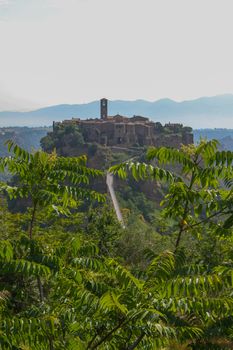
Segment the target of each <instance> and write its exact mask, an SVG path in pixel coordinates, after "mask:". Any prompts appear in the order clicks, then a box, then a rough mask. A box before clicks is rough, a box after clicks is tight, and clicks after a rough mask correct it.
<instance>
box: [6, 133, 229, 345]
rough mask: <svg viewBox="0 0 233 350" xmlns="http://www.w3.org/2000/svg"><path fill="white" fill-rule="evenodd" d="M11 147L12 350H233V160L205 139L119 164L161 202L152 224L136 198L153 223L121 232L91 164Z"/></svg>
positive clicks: (131, 219)
mask: <svg viewBox="0 0 233 350" xmlns="http://www.w3.org/2000/svg"><path fill="white" fill-rule="evenodd" d="M7 146H8V152H9V153H8V156H6V157H2V158H1V159H0V170H1V173H2V174H7V175H11V177H10V179H9V180H8V181H5V182H4V181H2V182H1V197H0V200H1V208H0V222H1V225H0V236H1V240H0V266H1V269H0V348H1V349H3V350H5V349H6V350H8V349H13V350H37V349H38V350H47V349H48V350H62V349H70V350H71V349H74V350H75V349H77V350H84V349H90V350H92V349H99V350H105V349H106V350H108V349H116V350H133V349H148V350H152V349H154V350H156V349H157V350H173V349H174V350H188V349H193V350H208V349H210V350H211V349H213V350H215V349H216V350H217V349H233V316H232V315H233V292H232V291H233V245H232V243H233V242H232V239H233V237H232V233H233V167H232V166H233V152H231V151H220V150H219V149H218V142H217V141H215V140H211V141H201V142H200V143H199V144H198V145H197V146H195V145H190V146H182V147H181V148H180V149H179V150H177V149H173V148H166V147H160V148H153V147H152V148H149V149H148V150H147V152H146V156H145V157H144V158H143V159H139V161H138V160H136V161H135V160H134V159H131V160H128V161H121V162H119V164H115V165H112V166H111V167H110V169H108V171H109V172H111V173H112V174H114V176H115V178H119V179H120V180H119V181H122V182H123V183H125V186H128V183H129V181H134V182H135V183H137V182H138V181H140V183H145V184H149V186H151V191H152V188H153V190H154V191H158V192H159V194H160V197H161V202H160V207H158V208H157V211H156V214H155V215H153V216H151V217H148V218H147V217H146V214H147V213H148V212H150V208H149V205H150V204H151V202H145V201H144V202H143V200H144V199H142V197H140V196H138V197H136V198H135V199H134V202H132V203H131V206H132V208H133V206H134V207H135V206H136V207H140V205H141V206H142V204H141V203H143V207H144V210H145V213H144V215H143V217H140V215H136V214H135V212H133V214H132V213H131V214H130V213H129V212H127V210H125V212H124V213H123V215H124V220H125V227H122V226H121V225H120V223H118V222H117V220H116V217H115V214H114V212H113V211H112V209H111V208H112V206H111V202H110V200H109V197H108V195H107V194H106V193H102V192H101V191H98V189H96V187H95V186H93V184H94V183H95V182H96V181H97V182H98V181H99V179H103V178H104V177H105V176H106V171H105V170H104V169H95V168H94V167H91V166H90V165H88V163H87V157H86V156H82V155H80V156H74V157H70V156H61V155H60V156H59V155H58V154H57V153H56V152H55V151H51V153H46V152H44V151H41V150H39V151H34V152H29V151H28V150H25V149H23V148H21V147H19V146H18V145H17V144H16V143H14V142H13V141H8V142H7ZM92 151H93V150H92ZM115 163H116V162H115ZM3 178H4V177H3ZM129 191H130V189H129ZM123 202H124V198H121V203H123ZM145 203H146V205H147V206H148V210H147V207H146V205H145ZM151 211H152V210H151ZM144 217H145V218H146V220H147V219H148V221H149V222H150V225H149V226H148V224H147V222H146V220H145V218H144Z"/></svg>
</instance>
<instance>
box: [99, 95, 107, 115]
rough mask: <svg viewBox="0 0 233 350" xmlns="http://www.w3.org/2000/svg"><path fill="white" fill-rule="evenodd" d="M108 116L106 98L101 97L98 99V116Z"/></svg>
mask: <svg viewBox="0 0 233 350" xmlns="http://www.w3.org/2000/svg"><path fill="white" fill-rule="evenodd" d="M107 117H108V100H107V99H106V98H102V99H101V100H100V118H101V119H107Z"/></svg>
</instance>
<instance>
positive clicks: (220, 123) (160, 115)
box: [0, 95, 233, 128]
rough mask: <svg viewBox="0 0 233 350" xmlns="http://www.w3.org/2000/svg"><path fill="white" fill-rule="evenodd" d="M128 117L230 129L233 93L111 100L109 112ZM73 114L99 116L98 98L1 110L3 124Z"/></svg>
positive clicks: (41, 123) (24, 123) (44, 122)
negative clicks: (193, 97) (25, 109)
mask: <svg viewBox="0 0 233 350" xmlns="http://www.w3.org/2000/svg"><path fill="white" fill-rule="evenodd" d="M117 113H120V114H123V115H125V116H132V115H134V114H136V115H143V116H147V117H150V118H151V119H152V120H154V121H160V122H161V123H165V122H169V121H170V122H178V123H183V124H184V125H188V126H191V127H193V128H215V127H216V128H220V127H226V128H231V127H232V125H233V95H219V96H214V97H202V98H199V99H196V100H190V101H183V102H176V101H173V100H170V99H161V100H158V101H154V102H149V101H145V100H136V101H121V100H116V101H110V103H109V114H110V115H115V114H117ZM72 117H81V118H84V119H85V118H88V117H99V101H93V102H90V103H87V104H72V105H68V104H63V105H56V106H50V107H46V108H41V109H38V110H34V111H31V112H9V111H6V112H4V111H3V112H0V126H2V127H3V126H34V127H35V126H44V125H47V126H48V125H52V122H53V121H61V120H63V119H70V118H72Z"/></svg>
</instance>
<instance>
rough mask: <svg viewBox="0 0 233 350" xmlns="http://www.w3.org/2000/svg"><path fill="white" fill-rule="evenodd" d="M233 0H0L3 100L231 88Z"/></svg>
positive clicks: (186, 95) (27, 102)
mask: <svg viewBox="0 0 233 350" xmlns="http://www.w3.org/2000/svg"><path fill="white" fill-rule="evenodd" d="M232 15H233V0H0V100H1V99H2V100H7V101H8V102H9V101H12V103H13V101H14V103H15V104H17V105H19V104H20V105H21V106H22V107H28V108H29V107H30V106H32V105H33V106H45V105H52V104H60V103H83V102H88V101H92V100H96V99H99V98H100V97H103V96H105V97H107V98H109V99H131V100H133V99H147V100H157V99H159V98H164V97H168V98H172V99H175V100H178V101H180V100H186V99H194V98H197V97H200V96H212V95H217V94H223V93H233V45H232V34H233V20H232Z"/></svg>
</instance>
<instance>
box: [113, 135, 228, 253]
mask: <svg viewBox="0 0 233 350" xmlns="http://www.w3.org/2000/svg"><path fill="white" fill-rule="evenodd" d="M217 145H218V143H217V141H215V140H212V141H208V142H206V141H202V142H201V143H200V144H199V145H198V146H197V147H195V146H183V147H182V148H181V149H180V150H177V149H172V148H166V147H161V148H151V149H149V150H148V153H147V158H148V160H149V161H152V160H156V161H157V162H158V163H159V164H160V165H161V164H163V165H164V164H178V165H179V166H180V167H181V170H180V174H177V173H171V172H169V171H167V170H164V169H163V168H160V167H158V166H153V165H152V164H146V163H133V162H128V163H127V162H126V163H123V164H120V165H117V166H113V167H112V168H111V169H110V171H112V172H113V173H115V174H118V175H119V176H120V177H121V178H126V176H127V172H129V173H130V174H132V176H133V177H134V179H135V180H139V179H140V180H142V179H144V180H148V179H149V180H156V181H164V182H166V183H167V184H168V186H169V189H168V193H167V195H166V196H165V198H164V200H163V201H162V202H161V205H162V206H163V208H164V211H163V214H164V216H165V217H166V218H171V219H173V220H175V221H176V222H177V231H178V237H177V241H176V247H178V245H179V244H180V239H181V236H182V234H183V233H184V232H189V231H192V232H195V233H196V234H197V233H198V232H197V230H198V229H199V230H200V231H201V229H200V227H202V226H203V225H204V224H205V225H207V223H208V225H209V226H208V227H210V226H211V229H212V230H213V224H214V223H215V222H216V220H218V225H216V227H215V231H216V234H222V235H227V234H231V232H232V226H233V196H232V194H233V189H232V178H233V171H232V169H233V168H232V164H233V153H232V152H230V151H228V152H225V151H222V152H219V151H217ZM223 182H225V185H226V186H227V187H225V188H224V187H223V186H222V183H223ZM199 233H201V232H199Z"/></svg>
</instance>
